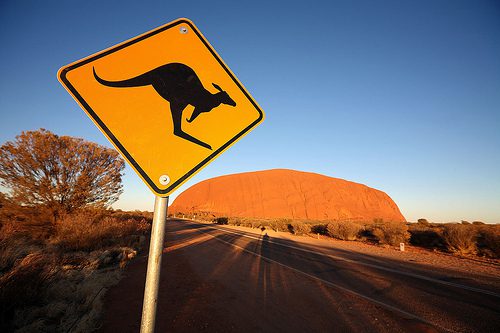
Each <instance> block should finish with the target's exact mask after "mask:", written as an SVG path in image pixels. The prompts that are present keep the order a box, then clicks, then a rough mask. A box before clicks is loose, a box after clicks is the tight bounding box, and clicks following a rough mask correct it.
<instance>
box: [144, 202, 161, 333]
mask: <svg viewBox="0 0 500 333" xmlns="http://www.w3.org/2000/svg"><path fill="white" fill-rule="evenodd" d="M167 207H168V197H164V198H163V197H158V196H157V197H156V198H155V211H154V217H153V227H152V231H151V241H150V246H149V257H148V271H147V274H146V287H145V289H144V302H143V305H142V320H141V333H153V332H154V329H155V319H156V304H157V300H158V289H159V286H160V271H161V256H162V253H163V239H164V236H165V223H166V221H167Z"/></svg>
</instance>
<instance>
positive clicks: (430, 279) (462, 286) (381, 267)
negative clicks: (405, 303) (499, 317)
mask: <svg viewBox="0 0 500 333" xmlns="http://www.w3.org/2000/svg"><path fill="white" fill-rule="evenodd" d="M190 223H195V222H190ZM207 227H209V228H211V229H214V230H220V231H223V232H227V233H231V234H235V235H239V236H243V237H246V238H250V239H256V240H259V241H262V240H261V239H260V238H259V237H255V236H250V235H247V234H244V233H239V232H235V231H230V230H226V229H222V228H217V227H214V226H207ZM266 242H268V243H272V244H276V245H280V246H283V247H287V248H290V249H294V250H298V251H302V252H307V253H312V254H315V255H319V256H324V257H328V258H331V259H335V260H340V261H344V262H348V263H353V264H358V265H361V266H366V267H371V268H375V269H379V270H382V271H386V272H391V273H396V274H400V275H405V276H409V277H413V278H416V279H420V280H425V281H429V282H433V283H438V284H442V285H446V286H450V287H455V288H459V289H464V290H468V291H473V292H476V293H480V294H485V295H490V296H493V297H497V298H500V294H498V293H496V292H494V291H489V290H485V289H480V288H475V287H470V286H466V285H463V284H459V283H454V282H448V281H443V280H438V279H434V278H431V277H428V276H425V275H420V274H415V273H411V272H405V271H400V270H397V269H393V268H389V267H384V266H379V265H375V264H370V263H366V262H362V261H357V260H352V259H347V258H343V257H339V256H336V255H333V254H326V253H322V252H316V251H312V250H308V249H305V248H300V247H297V246H293V245H287V244H283V243H280V242H275V241H272V240H270V239H269V240H267V241H266Z"/></svg>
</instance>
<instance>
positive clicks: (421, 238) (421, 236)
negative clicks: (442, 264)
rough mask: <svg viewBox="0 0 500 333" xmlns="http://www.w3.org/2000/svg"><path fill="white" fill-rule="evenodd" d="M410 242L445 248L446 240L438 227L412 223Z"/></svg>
mask: <svg viewBox="0 0 500 333" xmlns="http://www.w3.org/2000/svg"><path fill="white" fill-rule="evenodd" d="M408 231H409V232H410V243H411V244H412V245H416V246H421V247H426V248H444V240H443V238H442V237H441V233H440V232H439V230H438V228H434V227H432V226H431V225H430V224H425V223H420V222H419V223H417V224H412V225H410V228H409V229H408Z"/></svg>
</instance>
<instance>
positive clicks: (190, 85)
mask: <svg viewBox="0 0 500 333" xmlns="http://www.w3.org/2000/svg"><path fill="white" fill-rule="evenodd" d="M58 78H59V81H60V82H61V83H62V85H63V86H64V87H65V88H66V89H67V90H68V91H69V93H70V94H71V95H72V96H73V98H75V100H76V101H77V102H78V103H79V104H80V106H81V107H82V108H83V109H84V110H85V112H86V113H87V114H88V116H89V117H90V118H91V119H92V120H93V121H94V123H95V124H96V125H97V127H99V129H100V130H101V131H102V132H103V133H104V135H106V137H107V138H108V139H109V140H110V141H111V142H112V143H113V145H114V146H115V147H116V149H117V150H118V151H119V152H120V153H121V154H122V156H123V157H124V158H125V159H126V160H127V161H128V162H129V164H130V165H131V166H132V167H133V168H134V169H135V171H136V172H137V173H138V174H139V175H140V177H141V178H142V179H143V180H144V181H145V183H146V184H147V185H148V186H149V188H150V189H151V190H152V191H153V192H154V193H155V194H157V195H160V196H167V195H169V194H170V193H171V192H172V191H174V190H175V189H176V188H177V187H179V186H180V185H181V184H183V183H184V182H186V181H187V180H188V179H189V178H190V177H192V176H193V175H194V174H196V173H197V172H198V171H200V170H201V169H202V168H203V167H205V166H206V165H207V164H208V163H210V162H211V161H213V160H214V159H215V158H216V157H217V156H218V155H220V154H221V153H222V152H223V151H224V150H226V149H227V148H228V147H230V146H231V145H232V144H234V143H235V142H236V141H237V140H239V139H240V138H241V137H243V136H244V135H246V134H247V133H248V132H249V131H250V130H252V129H253V128H255V127H256V126H257V125H258V124H259V123H260V122H262V120H263V119H264V113H263V112H262V110H261V109H260V107H259V106H258V105H257V103H256V102H255V101H254V100H253V98H252V96H250V94H249V93H248V92H247V91H246V90H245V88H244V87H243V85H242V84H241V83H240V82H239V81H238V79H237V78H236V76H235V75H234V74H233V73H232V72H231V70H230V69H229V68H228V67H227V65H226V64H225V63H224V62H223V61H222V59H221V58H220V57H219V55H218V54H217V53H216V52H215V50H214V49H213V48H212V46H211V45H210V44H209V43H208V41H207V40H206V39H205V38H204V37H203V35H202V34H201V33H200V32H199V31H198V29H197V28H196V27H195V25H194V24H193V23H192V22H191V21H189V20H187V19H179V20H176V21H174V22H171V23H168V24H166V25H164V26H161V27H159V28H157V29H154V30H152V31H149V32H147V33H145V34H142V35H140V36H137V37H135V38H132V39H130V40H128V41H126V42H123V43H121V44H118V45H116V46H113V47H111V48H109V49H106V50H103V51H101V52H98V53H96V54H94V55H91V56H89V57H86V58H84V59H82V60H79V61H77V62H74V63H72V64H69V65H67V66H64V67H63V68H61V69H60V70H59V73H58Z"/></svg>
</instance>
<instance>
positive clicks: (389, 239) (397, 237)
mask: <svg viewBox="0 0 500 333" xmlns="http://www.w3.org/2000/svg"><path fill="white" fill-rule="evenodd" d="M371 231H372V234H373V236H375V237H376V238H377V240H378V242H379V243H381V244H389V245H394V246H395V245H399V243H405V242H406V241H407V240H408V239H409V237H410V234H409V233H408V226H407V225H406V223H404V222H384V221H381V220H379V221H377V223H375V224H373V225H372V226H371Z"/></svg>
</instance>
